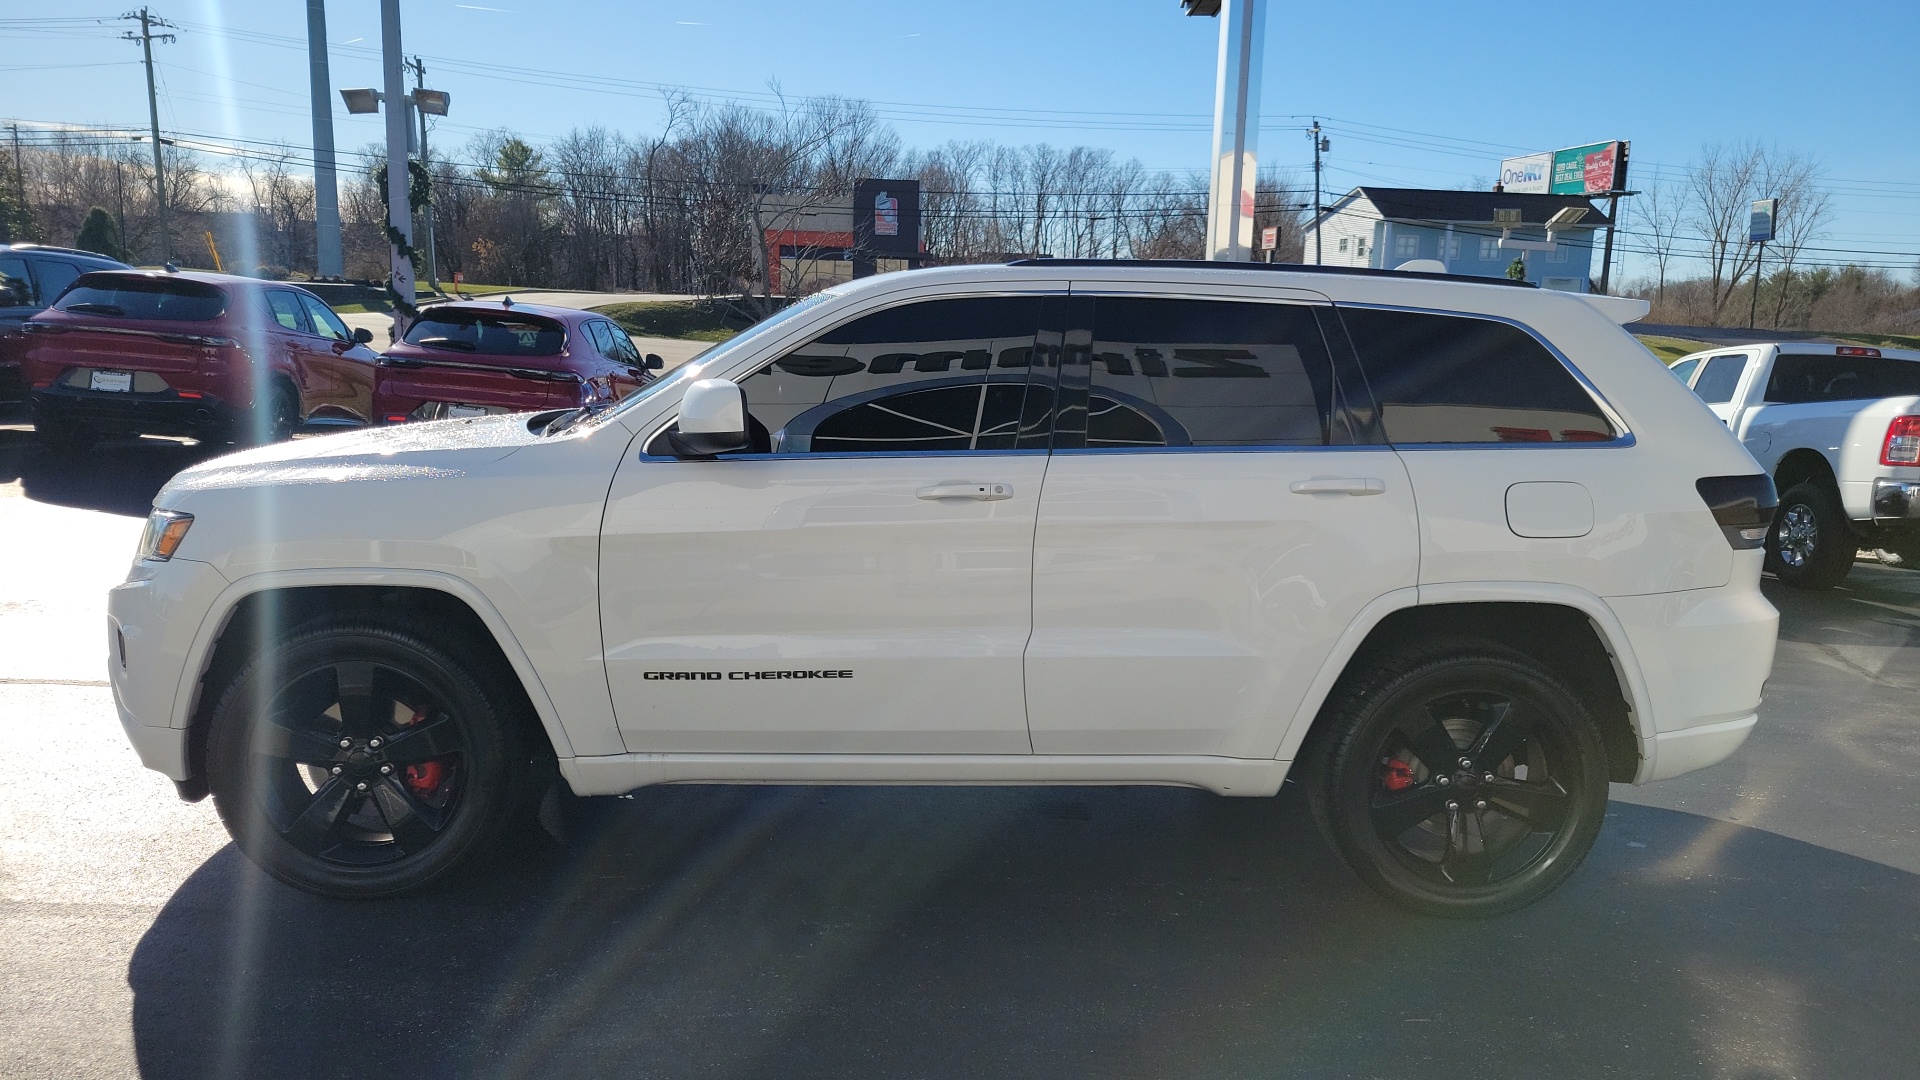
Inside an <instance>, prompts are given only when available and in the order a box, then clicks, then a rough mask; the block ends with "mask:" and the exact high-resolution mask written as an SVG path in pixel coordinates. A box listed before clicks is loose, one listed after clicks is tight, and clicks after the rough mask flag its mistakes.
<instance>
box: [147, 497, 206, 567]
mask: <svg viewBox="0 0 1920 1080" xmlns="http://www.w3.org/2000/svg"><path fill="white" fill-rule="evenodd" d="M191 528H193V515H192V514H183V513H181V512H179V511H178V510H160V509H155V510H154V512H153V513H152V514H149V515H148V516H147V531H146V532H144V533H141V534H140V558H142V559H152V560H154V561H155V562H166V561H167V560H168V559H171V558H173V553H174V552H175V551H177V550H179V548H180V541H182V540H185V539H186V538H187V530H188V529H191Z"/></svg>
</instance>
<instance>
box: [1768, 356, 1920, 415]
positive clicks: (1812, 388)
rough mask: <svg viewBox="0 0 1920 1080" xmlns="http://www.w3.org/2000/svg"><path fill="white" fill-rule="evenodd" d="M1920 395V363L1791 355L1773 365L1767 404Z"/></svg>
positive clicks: (1848, 357)
mask: <svg viewBox="0 0 1920 1080" xmlns="http://www.w3.org/2000/svg"><path fill="white" fill-rule="evenodd" d="M1908 394H1920V361H1914V360H1894V359H1890V358H1888V357H1884V356H1817V355H1810V354H1806V353H1799V354H1794V353H1788V354H1785V355H1782V356H1781V357H1780V358H1779V359H1777V360H1775V361H1774V362H1773V375H1772V377H1770V378H1769V379H1768V380H1767V400H1768V401H1772V402H1777V403H1779V404H1782V405H1795V404H1799V403H1802V402H1808V401H1872V400H1874V399H1875V398H1883V397H1903V396H1905V395H1908Z"/></svg>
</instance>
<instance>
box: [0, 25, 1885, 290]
mask: <svg viewBox="0 0 1920 1080" xmlns="http://www.w3.org/2000/svg"><path fill="white" fill-rule="evenodd" d="M154 8H155V10H156V12H157V13H159V14H161V15H164V16H165V17H167V18H168V19H170V20H172V21H173V22H175V23H177V24H179V30H178V31H177V32H178V33H179V35H180V37H179V40H178V41H177V42H176V43H174V44H170V45H162V46H157V47H156V51H157V56H158V59H159V61H160V63H161V65H162V74H163V89H162V94H163V100H162V103H161V123H162V126H163V127H164V128H168V129H171V130H177V131H181V132H185V133H190V134H192V135H195V136H198V137H202V138H207V139H213V140H221V139H225V140H259V141H280V142H286V143H290V144H293V145H295V146H297V147H304V146H305V145H306V144H307V142H308V141H309V135H308V130H309V129H308V120H307V113H306V74H307V73H306V63H305V54H304V44H303V43H304V35H305V18H304V10H305V7H304V4H302V3H300V2H299V0H272V2H251V3H236V2H225V3H222V2H217V0H155V3H154ZM120 10H121V8H120V7H119V6H117V5H116V6H101V7H99V8H98V9H97V10H96V9H94V7H93V6H92V4H91V2H90V0H78V3H77V4H76V5H75V6H74V7H72V8H68V7H67V6H66V4H64V3H63V4H61V5H59V6H58V7H56V6H55V5H54V4H52V3H49V2H45V0H0V56H4V58H5V59H4V60H3V61H0V114H4V115H5V116H7V117H9V118H17V119H21V120H27V121H37V122H55V123H77V124H112V125H124V126H141V125H144V123H145V119H146V115H145V99H144V98H145V95H144V84H143V81H142V77H141V72H140V68H139V65H138V62H137V61H138V54H139V50H138V48H137V47H136V46H133V45H130V44H126V43H122V42H120V41H119V40H117V37H116V35H117V34H118V33H119V32H120V30H122V29H124V24H119V23H116V22H115V21H114V19H113V16H116V15H118V14H119V13H120ZM404 11H405V24H406V25H405V47H406V50H407V51H408V52H409V53H416V52H417V53H420V54H423V55H424V56H425V57H426V62H427V66H428V72H429V83H430V84H431V85H434V86H437V87H439V88H441V89H445V90H448V91H450V92H451V93H452V95H453V112H452V115H451V116H449V117H448V118H447V119H446V120H445V121H443V122H442V127H441V128H440V130H439V133H438V135H437V136H436V139H437V142H438V144H439V145H441V146H448V147H453V146H457V145H458V144H460V143H464V142H465V141H466V139H467V138H469V137H470V136H471V135H472V134H473V133H475V132H477V131H480V130H483V129H486V128H491V127H506V128H511V129H515V130H518V131H521V132H525V133H527V134H529V135H530V136H532V137H534V139H535V141H538V140H540V139H542V138H548V137H552V136H555V135H558V134H561V133H563V132H565V131H567V130H568V129H570V128H572V127H575V126H585V125H590V124H599V125H603V126H607V127H612V128H618V129H622V130H625V131H628V132H632V133H639V132H647V131H652V130H655V129H656V128H657V127H658V125H659V123H660V118H661V114H662V110H661V107H660V101H661V98H660V94H659V91H658V89H657V88H658V87H659V86H661V85H678V86H686V87H689V88H693V89H694V91H695V93H697V94H699V95H701V96H703V97H706V98H709V99H732V100H739V101H742V102H745V103H748V104H755V105H764V104H766V103H767V102H768V100H769V99H768V84H769V81H777V82H778V84H779V85H780V87H781V88H782V89H783V90H784V91H785V93H786V94H788V95H789V96H791V97H801V96H805V95H809V94H817V93H838V94H844V95H848V96H853V97H862V98H866V99H868V100H870V101H873V102H874V103H876V105H877V106H878V108H879V110H880V112H881V114H882V115H883V116H884V117H885V118H887V119H888V120H889V121H891V122H892V123H893V125H894V127H895V129H896V130H897V131H898V132H899V134H900V136H901V138H902V140H903V141H904V142H905V143H907V144H908V145H911V146H931V145H934V144H938V143H941V142H944V141H946V140H948V139H980V138H986V139H994V140H998V141H1001V142H1008V143H1024V142H1038V141H1047V142H1053V143H1056V144H1061V145H1070V144H1074V143H1085V144H1089V145H1095V146H1101V147H1106V148H1109V149H1111V150H1113V151H1115V152H1116V153H1118V154H1120V155H1121V156H1123V157H1137V158H1139V159H1140V160H1141V161H1142V162H1143V163H1145V164H1146V165H1147V166H1149V167H1151V168H1161V169H1176V170H1186V169H1200V168H1204V166H1205V162H1206V156H1207V151H1208V144H1209V137H1210V136H1209V133H1210V118H1211V111H1212V106H1213V66H1214V59H1215V50H1216V48H1217V39H1218V29H1217V26H1218V24H1217V22H1216V21H1215V20H1213V19H1196V18H1188V17H1185V16H1184V15H1183V14H1182V13H1181V10H1180V7H1179V4H1178V2H1177V0H1053V2H1050V3H1035V2H1033V0H1019V2H1014V0H966V2H942V3H933V2H920V3H912V2H896V3H892V4H859V3H841V2H825V0H817V2H814V3H794V2H791V0H789V2H784V3H775V2H763V0H707V2H705V3H701V4H688V3H675V4H667V3H658V2H615V0H597V2H595V0H542V2H537V3H536V2H531V0H473V2H461V3H455V2H450V0H409V2H407V3H405V4H404ZM378 12H379V5H378V4H377V3H376V2H375V0H331V2H330V3H329V4H328V18H329V35H328V36H329V38H330V40H331V44H332V50H331V51H332V57H333V81H334V85H335V87H336V88H338V87H341V86H356V85H360V86H377V85H379V68H378V61H377V57H376V51H377V47H378V43H379V33H380V29H379V14H378ZM91 17H98V18H99V19H100V20H102V21H101V22H100V23H98V24H89V23H86V22H84V21H81V20H84V19H86V18H91ZM43 18H45V19H55V18H57V19H58V20H59V21H58V23H53V24H48V23H35V22H33V20H37V19H43ZM1267 31H1268V41H1267V60H1266V70H1267V75H1266V82H1265V88H1264V91H1265V92H1264V95H1263V101H1262V113H1263V123H1262V128H1263V130H1262V133H1261V144H1260V150H1261V160H1262V162H1263V164H1264V163H1273V164H1280V165H1285V166H1293V167H1296V168H1299V167H1303V166H1305V165H1306V164H1307V162H1308V161H1310V157H1311V155H1310V150H1309V146H1308V143H1307V140H1306V138H1305V136H1304V135H1303V134H1302V133H1301V131H1300V130H1299V129H1300V127H1301V125H1302V124H1303V123H1304V122H1305V121H1304V119H1303V117H1305V116H1306V115H1310V114H1317V115H1319V116H1321V117H1322V118H1324V119H1323V123H1324V125H1325V127H1326V129H1327V133H1328V135H1329V137H1331V138H1332V140H1333V144H1334V145H1333V151H1332V153H1331V154H1330V155H1329V157H1328V165H1329V173H1328V186H1329V187H1331V188H1334V189H1336V190H1344V189H1346V188H1348V187H1351V186H1353V185H1355V184H1360V183H1374V184H1391V185H1398V186H1432V187H1456V186H1460V185H1462V184H1466V183H1470V182H1473V181H1475V180H1484V179H1488V178H1490V177H1491V176H1492V175H1493V174H1494V172H1495V171H1496V166H1497V162H1498V160H1499V158H1501V157H1502V156H1505V155H1507V154H1513V153H1522V152H1525V151H1528V150H1548V149H1553V148H1555V147H1560V146H1571V145H1577V144H1581V143H1587V142H1595V141H1600V140H1604V139H1610V138H1625V139H1630V140H1632V143H1633V162H1634V175H1633V180H1634V181H1635V183H1636V186H1639V185H1642V184H1645V183H1646V182H1648V181H1649V180H1651V179H1652V178H1654V177H1656V176H1658V177H1675V176H1678V175H1679V170H1680V169H1681V168H1682V167H1684V166H1685V165H1686V163H1687V162H1688V161H1690V160H1691V159H1692V158H1693V157H1694V156H1695V155H1696V153H1697V152H1698V150H1699V147H1700V146H1701V144H1703V143H1705V142H1709V141H1713V140H1729V141H1730V140H1741V139H1748V138H1757V139H1761V140H1764V141H1767V142H1770V143H1775V144H1777V145H1779V146H1780V147H1782V148H1784V149H1791V150H1797V151H1801V152H1804V153H1807V154H1811V155H1814V156H1815V157H1817V158H1818V159H1819V160H1820V162H1821V163H1822V165H1823V168H1824V172H1825V174H1826V176H1827V178H1828V179H1827V186H1828V189H1829V190H1830V191H1831V192H1832V194H1833V196H1834V206H1835V210H1836V214H1835V216H1834V218H1833V221H1832V223H1831V224H1830V226H1829V232H1830V235H1829V237H1828V238H1827V239H1826V240H1825V241H1823V242H1822V243H1821V246H1823V247H1826V248H1829V249H1833V250H1831V251H1830V252H1829V253H1826V254H1824V255H1821V256H1819V257H1820V258H1826V259H1836V260H1844V259H1848V258H1856V259H1861V260H1869V261H1874V262H1885V263H1891V264H1895V265H1900V266H1903V267H1904V266H1911V265H1912V264H1913V262H1914V261H1915V257H1916V255H1917V254H1920V63H1916V58H1920V5H1916V4H1914V3H1912V2H1911V0H1908V2H1906V3H1896V2H1891V0H1885V2H1882V0H1860V2H1843V3H1833V2H1831V0H1829V2H1827V3H1814V2H1804V0H1772V2H1769V0H1747V2H1744V3H1733V2H1728V0H1678V2H1676V0H1666V2H1662V3H1654V2H1647V0H1620V2H1618V3H1615V4H1613V5H1610V6H1607V7H1593V6H1582V7H1579V8H1575V7H1573V6H1571V5H1546V4H1517V3H1492V2H1480V0H1475V2H1464V0H1463V2H1455V3H1450V4H1434V3H1431V2H1424V3H1423V2H1413V0H1392V2H1377V3H1348V4H1316V5H1284V4H1275V5H1274V6H1273V7H1272V8H1271V9H1270V11H1269V15H1268V23H1267ZM336 112H337V114H338V115H337V116H336V133H337V134H336V138H337V141H338V142H339V144H340V146H341V147H342V148H355V147H358V146H360V145H362V144H365V143H368V142H372V141H376V140H378V139H379V138H380V137H381V130H380V128H379V126H378V123H377V120H374V119H370V118H359V117H354V118H349V117H347V116H346V115H345V113H344V110H338V109H337V110H336ZM1876 252H1877V253H1881V254H1872V253H1876ZM1646 268H1647V267H1646V263H1645V261H1644V260H1642V261H1640V262H1638V263H1634V264H1630V265H1629V272H1630V273H1633V272H1637V271H1640V270H1644V269H1646Z"/></svg>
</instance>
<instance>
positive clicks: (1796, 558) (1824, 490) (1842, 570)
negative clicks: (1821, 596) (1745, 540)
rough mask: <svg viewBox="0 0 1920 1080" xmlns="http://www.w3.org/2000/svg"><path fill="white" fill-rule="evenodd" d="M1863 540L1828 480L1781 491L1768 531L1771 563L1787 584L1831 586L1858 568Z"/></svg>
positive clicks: (1803, 587)
mask: <svg viewBox="0 0 1920 1080" xmlns="http://www.w3.org/2000/svg"><path fill="white" fill-rule="evenodd" d="M1859 546H1860V541H1859V539H1858V538H1857V537H1855V536H1854V535H1853V527H1852V525H1851V524H1850V523H1849V522H1848V521H1847V515H1846V512H1845V511H1844V510H1842V509H1841V508H1840V499H1839V497H1838V496H1836V495H1835V494H1834V493H1833V492H1832V491H1831V490H1830V489H1829V488H1828V487H1827V485H1825V484H1821V483H1817V482H1808V483H1804V484H1795V485H1794V486H1793V487H1790V488H1788V489H1787V491H1786V493H1785V494H1783V495H1781V496H1780V509H1779V510H1777V511H1775V513H1774V516H1773V529H1772V530H1771V531H1769V532H1768V533H1767V569H1768V570H1771V571H1772V572H1773V574H1774V576H1775V577H1778V578H1779V579H1780V583H1781V584H1782V585H1791V586H1793V587H1794V588H1796V589H1831V588H1833V587H1834V586H1835V585H1838V584H1840V582H1841V581H1842V580H1843V579H1845V578H1846V576H1847V571H1849V570H1851V569H1853V556H1854V552H1855V551H1857V550H1858V549H1859Z"/></svg>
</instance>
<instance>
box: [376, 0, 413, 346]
mask: <svg viewBox="0 0 1920 1080" xmlns="http://www.w3.org/2000/svg"><path fill="white" fill-rule="evenodd" d="M380 62H381V67H382V68H384V69H385V70H384V74H385V76H386V91H385V103H386V114H387V115H386V119H387V241H388V244H387V246H388V253H389V255H390V256H391V269H390V271H389V273H388V277H387V284H388V286H389V287H390V288H392V290H393V297H392V299H393V336H394V340H396V341H397V340H399V339H400V337H401V335H403V334H405V333H406V331H407V324H408V322H410V321H411V319H412V317H413V260H412V259H411V258H409V257H408V252H409V251H410V250H411V249H412V248H413V208H412V207H411V206H410V205H408V202H407V181H408V179H409V178H408V176H407V125H408V122H409V121H410V120H411V119H412V118H411V117H409V116H408V115H407V79H406V74H405V72H404V71H403V70H402V68H401V63H402V59H401V56H400V0H380Z"/></svg>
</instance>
